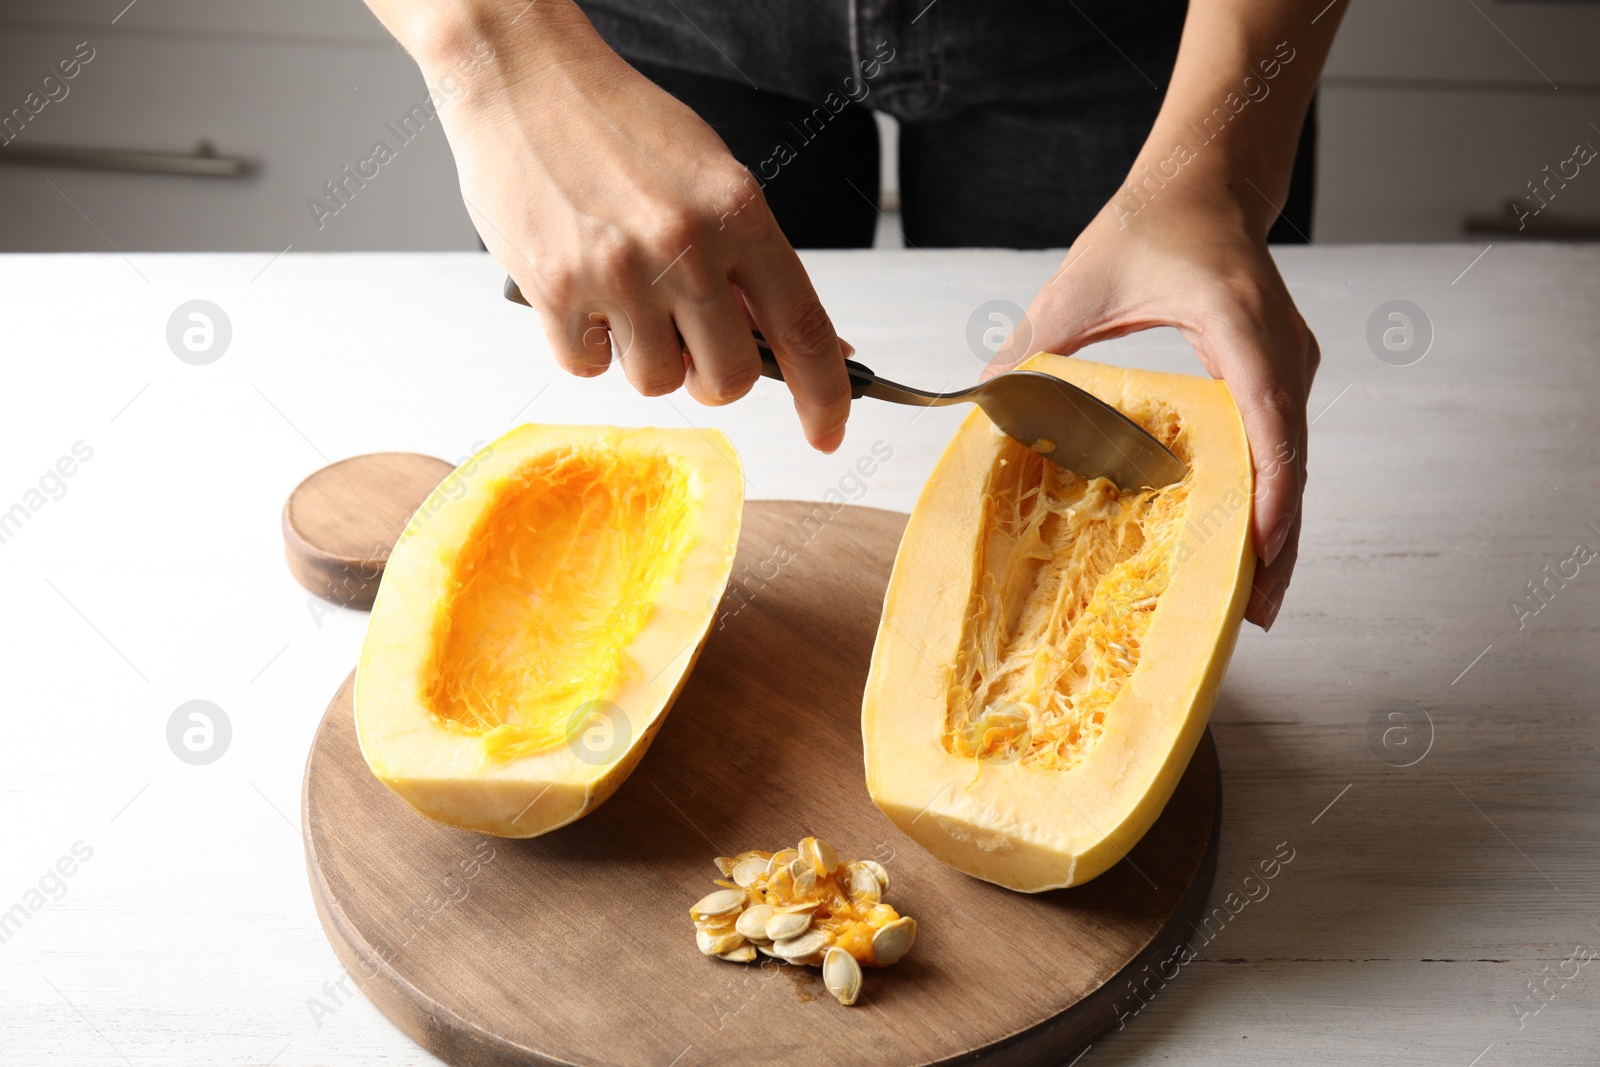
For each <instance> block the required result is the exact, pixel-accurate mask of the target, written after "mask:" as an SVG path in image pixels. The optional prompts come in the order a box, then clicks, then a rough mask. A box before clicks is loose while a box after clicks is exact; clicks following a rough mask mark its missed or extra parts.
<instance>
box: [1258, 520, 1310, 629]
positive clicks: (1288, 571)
mask: <svg viewBox="0 0 1600 1067" xmlns="http://www.w3.org/2000/svg"><path fill="white" fill-rule="evenodd" d="M1303 516H1304V512H1301V511H1298V510H1297V511H1296V512H1295V516H1294V522H1293V524H1292V525H1290V527H1289V536H1288V538H1287V540H1285V541H1284V543H1283V548H1282V549H1281V550H1280V551H1279V552H1278V556H1277V558H1276V559H1274V560H1273V561H1272V562H1271V563H1263V562H1261V560H1259V559H1257V560H1256V573H1255V576H1254V577H1253V578H1252V579H1251V589H1250V601H1249V603H1248V604H1247V605H1246V607H1245V610H1244V617H1245V618H1246V619H1248V620H1250V621H1251V622H1253V623H1255V624H1256V625H1257V626H1259V627H1261V628H1262V629H1263V630H1271V629H1272V624H1273V622H1274V621H1275V620H1276V619H1277V618H1278V611H1279V609H1280V608H1282V607H1283V598H1284V596H1285V594H1287V593H1288V591H1289V581H1290V579H1291V578H1292V577H1293V575H1294V565H1295V561H1296V560H1298V559H1299V557H1300V526H1301V523H1302V520H1303Z"/></svg>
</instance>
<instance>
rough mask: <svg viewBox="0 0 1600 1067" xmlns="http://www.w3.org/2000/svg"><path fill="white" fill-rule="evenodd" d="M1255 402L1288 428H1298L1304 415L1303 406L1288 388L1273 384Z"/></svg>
mask: <svg viewBox="0 0 1600 1067" xmlns="http://www.w3.org/2000/svg"><path fill="white" fill-rule="evenodd" d="M1257 402H1258V403H1259V404H1260V405H1261V407H1262V409H1263V410H1264V411H1266V412H1267V414H1269V415H1272V416H1273V417H1275V418H1278V419H1281V420H1282V421H1283V422H1284V423H1286V424H1287V425H1289V426H1298V425H1299V424H1300V423H1301V422H1302V421H1303V416H1304V415H1305V406H1304V404H1303V403H1302V402H1301V401H1300V400H1299V399H1298V398H1297V397H1296V396H1295V395H1294V393H1292V392H1290V391H1289V389H1288V387H1286V386H1284V385H1282V384H1280V383H1273V384H1272V385H1269V386H1267V387H1266V388H1265V389H1263V390H1262V391H1261V395H1260V396H1259V398H1258V400H1257Z"/></svg>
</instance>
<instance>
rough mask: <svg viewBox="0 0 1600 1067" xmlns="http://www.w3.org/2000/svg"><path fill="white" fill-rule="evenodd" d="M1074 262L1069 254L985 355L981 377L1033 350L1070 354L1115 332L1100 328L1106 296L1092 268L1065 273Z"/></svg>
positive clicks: (998, 371)
mask: <svg viewBox="0 0 1600 1067" xmlns="http://www.w3.org/2000/svg"><path fill="white" fill-rule="evenodd" d="M1075 265H1076V260H1075V259H1074V258H1073V257H1072V256H1071V255H1069V256H1068V257H1067V260H1066V263H1065V265H1064V266H1063V268H1062V269H1061V270H1058V271H1057V272H1056V274H1055V276H1054V277H1053V278H1051V279H1050V281H1049V282H1048V283H1046V284H1045V287H1044V288H1043V289H1040V290H1039V293H1038V295H1036V296H1035V297H1034V298H1033V303H1032V304H1030V305H1029V307H1028V310H1027V311H1026V312H1024V313H1023V314H1022V317H1021V318H1020V319H1018V320H1017V322H1016V323H1015V324H1014V326H1013V327H1012V329H1011V333H1010V336H1008V337H1007V338H1006V340H1005V343H1004V344H1002V345H1001V346H1000V348H999V350H998V351H996V352H995V354H994V355H993V356H992V357H991V358H990V360H989V365H988V366H987V367H985V368H984V370H983V374H982V376H981V378H980V380H981V381H988V380H989V379H990V378H993V377H994V376H995V375H997V374H1004V373H1005V372H1006V371H1008V370H1011V369H1013V368H1014V367H1016V365H1017V364H1019V363H1021V362H1022V361H1023V360H1025V359H1027V358H1028V357H1029V356H1031V355H1033V354H1034V353H1036V352H1054V353H1055V354H1056V355H1058V356H1070V355H1072V354H1074V353H1075V352H1077V351H1078V350H1079V349H1081V348H1083V347H1084V346H1085V345H1088V344H1090V343H1092V342H1094V341H1098V340H1101V339H1103V338H1104V337H1109V336H1114V332H1107V331H1106V330H1105V308H1106V305H1107V302H1108V297H1107V294H1106V293H1105V292H1104V288H1105V287H1104V286H1103V285H1102V284H1099V283H1100V281H1101V279H1100V278H1099V277H1098V276H1096V275H1095V274H1093V273H1085V274H1082V275H1078V276H1076V277H1074V278H1071V279H1069V278H1067V277H1066V274H1067V270H1068V269H1069V268H1070V267H1072V266H1075Z"/></svg>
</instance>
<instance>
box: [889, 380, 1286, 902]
mask: <svg viewBox="0 0 1600 1067" xmlns="http://www.w3.org/2000/svg"><path fill="white" fill-rule="evenodd" d="M1023 366H1024V367H1025V368H1026V369H1029V370H1038V371H1044V372H1045V373H1047V374H1053V375H1056V376H1057V377H1060V378H1064V379H1066V380H1067V381H1070V382H1072V383H1074V384H1075V385H1078V386H1081V387H1082V388H1084V389H1087V390H1088V391H1089V392H1091V393H1094V394H1095V395H1096V396H1099V397H1100V398H1101V399H1103V400H1105V401H1107V402H1108V403H1110V404H1113V405H1114V406H1116V407H1117V408H1119V409H1120V410H1122V411H1123V412H1124V413H1125V414H1127V415H1129V416H1130V417H1131V418H1133V419H1134V420H1135V421H1137V422H1139V423H1140V424H1141V425H1143V426H1144V427H1145V428H1146V429H1147V430H1149V431H1151V432H1152V433H1154V434H1155V435H1156V436H1157V437H1158V438H1160V439H1161V440H1162V441H1163V443H1165V444H1167V445H1168V446H1169V447H1171V448H1172V449H1173V450H1174V451H1175V452H1176V453H1177V454H1178V456H1179V457H1180V458H1181V459H1183V460H1184V461H1185V462H1186V463H1188V464H1189V466H1190V473H1189V476H1188V477H1187V478H1185V479H1184V480H1183V481H1182V482H1180V483H1179V484H1178V485H1176V486H1173V487H1168V488H1164V489H1162V490H1144V491H1141V492H1119V491H1118V490H1117V487H1116V486H1114V485H1112V484H1111V483H1109V482H1107V481H1105V480H1104V479H1094V480H1085V479H1083V478H1080V477H1078V476H1076V475H1074V474H1072V473H1071V472H1067V471H1063V470H1061V469H1060V468H1059V467H1056V466H1055V465H1054V464H1050V463H1048V462H1046V461H1044V460H1043V459H1042V457H1040V456H1038V455H1035V454H1033V453H1031V452H1030V451H1028V450H1027V449H1026V448H1024V447H1023V446H1021V445H1020V444H1018V443H1017V442H1016V441H1014V440H1012V439H1011V438H1008V437H1005V436H1003V435H1000V434H998V433H996V432H995V431H994V429H993V427H992V425H991V424H990V422H989V420H988V419H987V418H986V417H985V416H984V415H983V413H982V411H980V410H976V409H975V410H974V411H973V413H972V414H971V416H969V417H968V419H967V420H966V421H965V422H964V423H963V424H962V426H961V428H960V430H959V431H958V432H957V434H956V436H955V438H954V439H953V440H952V441H951V443H950V445H949V447H948V448H947V449H946V450H945V453H944V456H943V457H942V458H941V459H940V461H939V464H938V466H937V467H936V468H935V469H934V472H933V475H932V477H931V478H930V479H929V481H928V483H927V485H926V487H925V488H924V489H923V492H922V495H921V497H920V499H919V500H918V502H917V505H916V508H915V510H914V511H913V512H912V515H911V520H910V523H909V525H908V526H907V528H906V533H905V537H904V539H903V540H902V542H901V545H900V550H899V553H898V555H897V556H896V559H895V566H894V573H893V576H892V577H891V578H890V582H889V589H888V592H887V594H886V596H885V602H884V614H883V620H882V622H881V624H880V626H879V630H878V637H877V643H876V645H875V647H874V649H873V657H872V669H871V673H870V676H869V678H868V681H867V688H866V693H865V698H864V701H863V705H862V717H861V726H862V738H863V745H864V748H865V751H866V767H867V786H868V789H869V790H870V792H871V794H872V798H873V800H874V801H875V802H876V803H877V805H878V806H879V807H880V808H881V809H883V811H884V812H885V813H886V814H888V816H889V817H890V818H891V819H892V820H893V821H894V822H895V823H896V824H897V825H898V826H899V827H900V828H901V829H902V830H904V831H905V832H906V833H907V834H909V835H910V836H912V837H913V838H915V839H916V840H917V841H918V842H919V843H920V844H922V845H923V846H924V847H926V848H927V849H928V850H929V851H930V852H932V853H933V854H934V855H936V856H938V857H939V858H940V859H942V860H944V861H945V862H947V863H949V864H950V865H952V866H954V867H956V868H958V869H960V870H962V871H965V872H967V873H968V874H972V875H974V876H976V877H979V878H983V879H986V880H988V881H991V882H995V883H997V884H999V885H1003V886H1006V887H1008V888H1011V889H1018V890H1022V891H1025V892H1038V891H1042V890H1046V889H1055V888H1061V887H1064V886H1071V885H1078V884H1080V883H1082V882H1086V881H1088V880H1089V879H1091V878H1094V877H1095V876H1097V875H1099V874H1101V873H1103V872H1104V871H1105V870H1107V869H1108V868H1110V867H1111V866H1112V865H1113V864H1115V863H1116V862H1117V861H1118V860H1120V859H1121V858H1122V857H1123V856H1124V855H1126V853H1127V851H1128V850H1129V849H1131V848H1132V847H1133V846H1134V845H1135V844H1136V843H1137V842H1138V841H1139V839H1140V838H1141V837H1142V836H1143V835H1144V833H1145V832H1146V831H1147V830H1148V829H1149V828H1150V826H1151V824H1152V823H1154V822H1155V820H1156V817H1157V816H1158V815H1160V813H1161V810H1162V808H1163V807H1165V805H1166V802H1167V800H1168V798H1169V797H1170V796H1171V795H1172V791H1173V789H1174V787H1175V786H1176V785H1177V782H1178V779H1179V778H1180V777H1181V776H1182V774H1183V771H1184V769H1185V768H1186V767H1187V766H1188V762H1189V758H1190V756H1191V755H1193V753H1194V750H1195V746H1196V745H1197V744H1198V743H1199V740H1200V736H1201V734H1202V732H1203V731H1204V730H1205V725H1206V721H1207V719H1208V717H1209V716H1210V712H1211V706H1212V703H1213V702H1214V700H1215V698H1216V693H1217V688H1218V686H1219V685H1220V683H1221V680H1222V674H1223V671H1224V670H1225V669H1226V666H1227V662H1228V658H1229V656H1230V655H1231V653H1232V651H1233V645H1234V642H1235V640H1236V639H1237V637H1238V632H1239V625H1240V620H1241V619H1242V617H1243V614H1244V608H1245V604H1246V602H1247V601H1248V598H1249V592H1250V579H1251V576H1252V574H1253V573H1254V568H1255V557H1254V554H1253V552H1252V550H1251V547H1250V536H1249V529H1250V510H1251V499H1252V491H1253V484H1254V483H1253V477H1252V473H1251V472H1252V468H1251V463H1250V450H1249V445H1248V443H1247V441H1246V439H1245V435H1244V428H1243V424H1242V423H1241V421H1240V418H1239V414H1238V411H1237V409H1236V408H1235V406H1234V403H1233V400H1232V397H1231V396H1230V394H1229V393H1228V390H1227V387H1226V386H1224V385H1223V384H1222V383H1221V382H1217V381H1211V380H1207V379H1203V378H1197V377H1192V376H1188V375H1177V374H1163V373H1158V372H1153V371H1138V370H1124V369H1122V368H1118V367H1111V366H1105V365H1102V364H1097V363H1092V362H1089V361H1087V360H1082V359H1064V358H1062V357H1059V356H1053V355H1048V354H1040V355H1037V356H1035V357H1033V358H1032V359H1031V360H1029V361H1028V362H1027V363H1025V364H1024V365H1023Z"/></svg>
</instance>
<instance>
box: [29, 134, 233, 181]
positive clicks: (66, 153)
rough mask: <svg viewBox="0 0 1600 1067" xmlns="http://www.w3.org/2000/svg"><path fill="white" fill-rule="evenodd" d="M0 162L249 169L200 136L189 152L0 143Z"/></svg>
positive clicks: (227, 171) (222, 171)
mask: <svg viewBox="0 0 1600 1067" xmlns="http://www.w3.org/2000/svg"><path fill="white" fill-rule="evenodd" d="M0 163H20V164H23V165H26V166H33V167H71V168H73V169H75V170H129V171H138V172H140V173H143V174H187V175H191V176H195V177H201V178H238V177H242V176H243V175H245V174H248V173H249V172H250V170H251V169H252V168H251V164H250V162H249V161H248V160H245V159H241V158H239V157H238V156H219V155H218V154H217V150H216V148H215V147H214V146H213V145H212V144H211V142H210V141H209V140H205V139H203V138H202V139H201V140H200V141H199V143H197V144H196V145H195V146H194V151H192V152H141V151H139V150H137V149H127V148H76V147H73V146H70V145H19V144H10V145H6V146H4V147H0Z"/></svg>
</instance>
